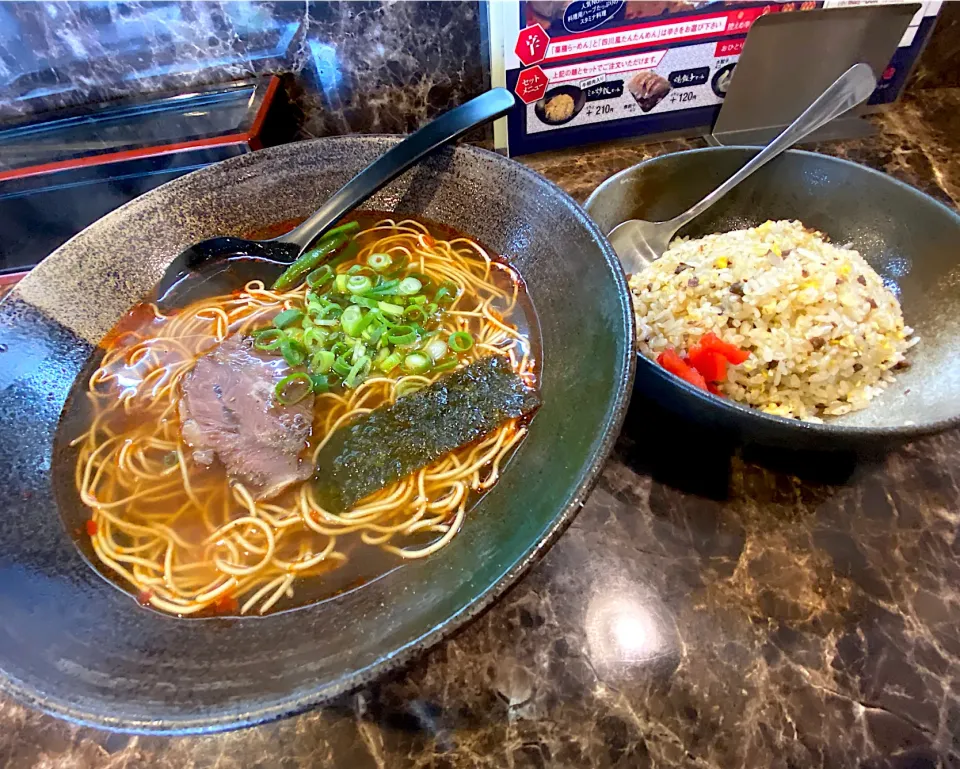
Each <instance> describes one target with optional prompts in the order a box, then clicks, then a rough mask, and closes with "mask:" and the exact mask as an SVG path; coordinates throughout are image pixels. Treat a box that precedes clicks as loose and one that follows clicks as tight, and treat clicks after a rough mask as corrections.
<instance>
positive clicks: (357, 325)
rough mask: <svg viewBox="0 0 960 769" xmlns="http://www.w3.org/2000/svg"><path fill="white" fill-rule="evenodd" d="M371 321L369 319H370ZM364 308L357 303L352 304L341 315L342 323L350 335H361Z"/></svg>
mask: <svg viewBox="0 0 960 769" xmlns="http://www.w3.org/2000/svg"><path fill="white" fill-rule="evenodd" d="M368 322H369V321H368ZM362 324H363V310H361V309H360V308H359V307H357V306H356V305H350V306H349V307H348V308H347V309H346V310H344V311H343V315H341V316H340V325H341V326H343V330H344V331H345V332H347V334H349V335H350V336H360V332H361V331H363V329H364V325H362Z"/></svg>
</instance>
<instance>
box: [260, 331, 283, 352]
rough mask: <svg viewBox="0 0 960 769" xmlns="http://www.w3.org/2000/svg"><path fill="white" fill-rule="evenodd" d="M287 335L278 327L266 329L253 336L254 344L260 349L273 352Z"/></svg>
mask: <svg viewBox="0 0 960 769" xmlns="http://www.w3.org/2000/svg"><path fill="white" fill-rule="evenodd" d="M286 336H287V335H286V334H284V333H283V332H282V331H281V330H280V329H278V328H268V329H264V330H263V331H261V332H260V333H259V334H257V335H256V336H255V337H254V338H253V346H254V347H256V348H257V349H258V350H264V351H266V352H272V351H273V350H276V349H277V348H278V347H279V346H280V342H281V341H282V340H283V339H285V338H286Z"/></svg>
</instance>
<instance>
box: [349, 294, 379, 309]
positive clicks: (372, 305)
mask: <svg viewBox="0 0 960 769" xmlns="http://www.w3.org/2000/svg"><path fill="white" fill-rule="evenodd" d="M350 301H351V302H352V303H353V304H359V305H360V306H361V307H366V308H367V309H370V310H376V309H377V308H378V306H379V305H378V303H377V300H376V299H369V298H367V297H365V296H356V295H354V296H351V297H350Z"/></svg>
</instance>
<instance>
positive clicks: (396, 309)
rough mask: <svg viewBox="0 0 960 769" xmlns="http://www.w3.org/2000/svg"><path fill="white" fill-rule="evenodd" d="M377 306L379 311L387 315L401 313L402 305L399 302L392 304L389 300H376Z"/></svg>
mask: <svg viewBox="0 0 960 769" xmlns="http://www.w3.org/2000/svg"><path fill="white" fill-rule="evenodd" d="M377 307H378V308H379V309H380V312H383V313H386V314H387V315H397V316H399V315H403V314H404V313H403V307H401V306H400V305H399V304H392V303H390V302H378V303H377Z"/></svg>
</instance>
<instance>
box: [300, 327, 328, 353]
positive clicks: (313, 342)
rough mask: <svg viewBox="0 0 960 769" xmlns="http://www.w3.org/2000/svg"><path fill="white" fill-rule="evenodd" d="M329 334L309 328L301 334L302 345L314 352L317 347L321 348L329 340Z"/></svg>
mask: <svg viewBox="0 0 960 769" xmlns="http://www.w3.org/2000/svg"><path fill="white" fill-rule="evenodd" d="M329 336H330V333H329V332H327V331H324V330H323V329H322V328H316V327H315V326H311V327H310V328H308V329H307V330H306V331H304V332H303V340H302V341H303V345H304V347H306V348H307V349H308V350H314V349H316V348H318V347H322V346H323V344H324V342H326V341H327V339H328V338H329Z"/></svg>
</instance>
